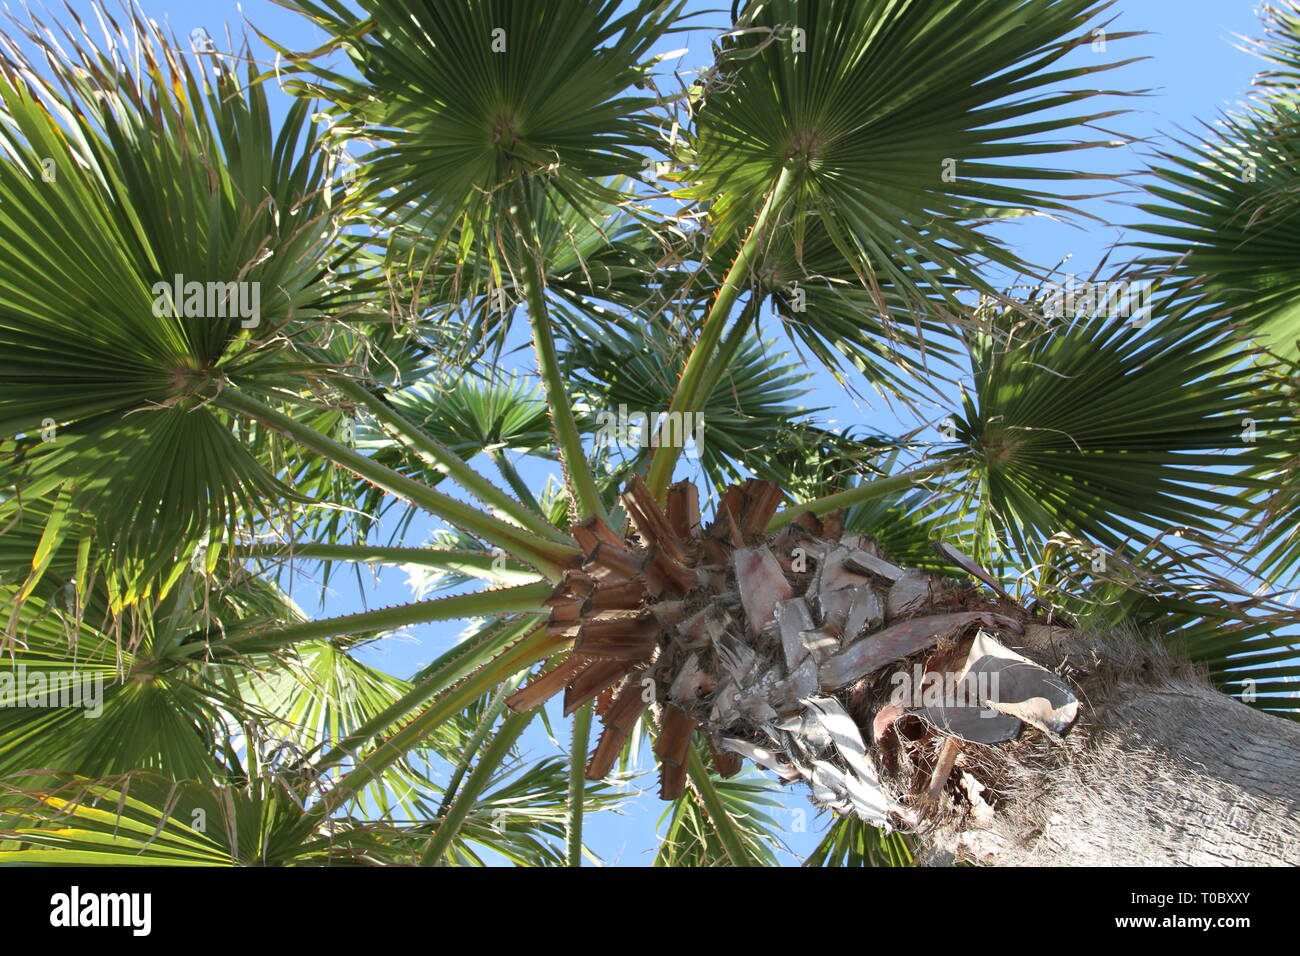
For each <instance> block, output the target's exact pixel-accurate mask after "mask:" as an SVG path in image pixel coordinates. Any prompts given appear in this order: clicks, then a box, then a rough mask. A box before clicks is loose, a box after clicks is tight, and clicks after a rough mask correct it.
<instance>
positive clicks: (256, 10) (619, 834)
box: [72, 0, 1258, 866]
mask: <svg viewBox="0 0 1300 956" xmlns="http://www.w3.org/2000/svg"><path fill="white" fill-rule="evenodd" d="M863 2H869V0H863ZM722 5H723V4H692V9H704V8H705V7H707V6H722ZM72 6H73V8H74V9H75V10H77V11H78V12H79V13H85V12H88V4H87V3H85V2H84V0H72ZM143 7H144V9H145V11H146V12H147V13H148V14H149V15H150V16H153V17H154V18H156V19H159V20H164V19H165V20H166V21H167V22H168V23H169V24H170V26H171V28H172V29H173V30H174V31H175V32H176V33H177V34H178V35H180V36H186V35H189V34H190V33H191V32H192V31H194V30H196V29H206V30H207V31H208V32H209V33H210V34H211V35H213V36H214V37H223V36H224V35H225V33H226V28H227V25H229V26H230V28H231V30H232V32H238V31H239V29H241V25H242V24H243V23H245V22H248V23H251V24H253V25H255V26H256V27H257V28H258V29H259V30H260V31H262V32H264V33H266V34H268V35H269V36H271V37H273V38H275V40H276V41H277V42H279V43H280V44H282V45H284V46H287V47H289V48H294V49H300V50H301V49H309V48H312V47H315V46H316V45H317V44H318V42H319V40H320V39H321V37H320V35H319V34H318V33H317V32H316V31H315V30H314V28H312V27H311V25H310V24H309V23H308V22H307V21H305V20H304V19H302V18H301V17H299V16H298V15H297V14H295V13H293V12H291V11H289V10H286V9H284V8H281V7H279V6H276V5H275V4H274V3H272V2H270V0H245V2H243V3H233V2H229V0H203V2H191V0H145V2H144V3H143ZM1255 7H1256V4H1255V3H1254V2H1252V0H1191V2H1188V0H1119V2H1118V3H1117V4H1116V5H1115V7H1113V8H1112V10H1111V11H1110V13H1111V14H1114V15H1117V19H1116V21H1115V23H1114V24H1113V25H1112V26H1111V27H1110V28H1109V31H1110V32H1112V33H1113V32H1118V31H1129V30H1147V31H1151V32H1150V34H1149V35H1147V36H1142V37H1136V38H1132V39H1127V40H1123V41H1119V42H1113V41H1112V42H1110V43H1108V48H1107V50H1105V51H1104V52H1094V51H1092V50H1091V49H1090V48H1088V47H1083V48H1081V49H1080V50H1078V51H1075V52H1074V53H1073V54H1071V56H1073V57H1074V58H1075V62H1081V61H1082V59H1083V58H1086V57H1088V56H1098V57H1105V58H1107V59H1127V58H1130V57H1144V58H1145V59H1143V60H1141V61H1140V62H1136V63H1132V64H1129V65H1127V66H1126V67H1124V68H1122V69H1119V70H1115V71H1111V72H1109V73H1104V74H1101V75H1100V76H1099V77H1097V78H1095V82H1096V83H1098V84H1104V85H1106V86H1107V87H1110V88H1117V89H1125V90H1148V91H1149V93H1148V95H1145V96H1142V97H1136V98H1135V97H1113V98H1111V97H1107V98H1106V100H1107V102H1099V103H1098V104H1097V105H1096V106H1095V108H1096V109H1111V108H1119V109H1124V108H1127V109H1130V110H1133V111H1134V112H1132V113H1130V114H1128V115H1126V116H1122V117H1116V118H1113V119H1111V120H1109V121H1108V122H1107V124H1106V125H1107V128H1108V129H1109V130H1112V131H1115V132H1119V133H1123V134H1127V135H1128V136H1132V137H1136V138H1137V139H1138V140H1139V142H1138V143H1136V144H1135V145H1131V146H1127V145H1126V146H1121V147H1117V148H1113V149H1108V150H1093V151H1087V152H1076V153H1072V154H1066V155H1065V156H1064V157H1062V158H1061V159H1059V160H1058V162H1059V163H1062V164H1077V165H1078V167H1079V168H1081V169H1083V170H1084V171H1087V172H1096V173H1123V172H1132V171H1136V170H1138V169H1140V168H1141V166H1142V165H1143V164H1144V161H1145V160H1144V156H1145V155H1148V154H1149V153H1150V152H1151V151H1152V150H1153V149H1157V148H1171V147H1172V143H1171V142H1170V140H1169V139H1168V137H1169V136H1170V135H1171V134H1172V135H1178V134H1179V132H1180V129H1181V130H1184V131H1190V130H1195V129H1197V125H1198V121H1201V120H1204V121H1212V120H1213V119H1214V117H1215V116H1216V115H1217V113H1218V111H1220V110H1221V109H1225V108H1231V107H1232V106H1234V105H1236V104H1237V103H1239V102H1240V101H1241V100H1242V98H1243V97H1244V95H1245V93H1246V92H1247V91H1248V89H1249V88H1250V83H1251V78H1252V76H1253V75H1254V73H1255V72H1256V71H1257V69H1258V61H1257V60H1256V59H1255V58H1254V57H1252V56H1251V55H1250V54H1248V53H1246V52H1242V51H1240V50H1238V49H1236V48H1235V46H1234V43H1235V42H1236V36H1237V35H1238V34H1244V35H1247V36H1249V35H1253V34H1254V33H1256V32H1257V24H1258V20H1257V18H1256V14H1255ZM708 19H709V20H711V21H713V22H717V21H718V20H719V19H721V18H720V17H718V16H713V17H709V18H708ZM708 37H709V34H708V33H707V32H705V31H695V32H692V33H689V34H685V35H680V34H679V35H675V36H671V37H669V38H668V40H667V41H666V42H665V43H664V44H663V45H662V51H667V50H671V49H677V48H680V47H687V48H688V50H689V52H688V53H687V54H686V55H685V56H683V58H682V60H681V66H682V68H684V69H694V68H697V67H700V66H703V65H705V64H706V63H707V62H708V56H709V48H708ZM254 49H255V51H256V52H259V53H266V52H267V51H266V50H265V48H263V47H261V46H260V44H258V43H256V41H255V42H254ZM1098 138H1107V137H1106V136H1105V135H1101V136H1099V137H1098ZM1069 185H1073V184H1069ZM1123 189H1124V187H1123V186H1117V185H1114V184H1109V183H1100V184H1096V185H1095V186H1094V187H1093V190H1094V191H1110V192H1113V191H1115V190H1123ZM1133 195H1134V194H1133V192H1132V191H1131V190H1129V191H1127V192H1120V193H1119V194H1118V195H1112V196H1109V197H1106V198H1099V199H1094V200H1091V201H1089V202H1087V203H1085V204H1084V205H1083V208H1084V209H1085V210H1086V211H1087V212H1088V213H1090V214H1091V215H1092V216H1095V217H1096V219H1095V220H1092V221H1087V220H1080V221H1077V222H1075V223H1073V224H1071V223H1062V222H1057V221H1052V220H1048V219H1045V218H1038V219H1031V220H1017V221H1015V222H1014V223H1010V224H1007V225H1006V227H1005V228H1004V230H1003V232H1002V234H1003V235H1004V236H1005V237H1006V238H1007V239H1008V240H1009V241H1010V242H1011V243H1012V244H1013V245H1014V246H1015V247H1016V248H1017V250H1018V251H1019V252H1020V254H1021V255H1022V257H1023V258H1025V259H1027V260H1029V261H1031V262H1035V263H1038V264H1041V265H1050V264H1053V263H1055V262H1058V261H1060V260H1062V259H1064V258H1065V257H1067V256H1070V257H1072V258H1071V259H1070V260H1069V262H1070V263H1071V266H1070V267H1069V268H1067V271H1073V272H1076V273H1087V272H1089V271H1090V270H1091V267H1092V266H1093V264H1094V263H1095V262H1096V261H1097V260H1098V259H1099V257H1100V256H1102V255H1103V254H1104V253H1105V251H1106V250H1107V249H1108V248H1109V247H1110V246H1111V245H1112V244H1115V243H1119V242H1123V241H1124V240H1125V239H1126V238H1128V236H1127V234H1126V230H1125V229H1124V224H1126V223H1134V222H1140V221H1141V220H1142V216H1141V214H1140V213H1138V212H1137V211H1136V210H1134V209H1132V208H1130V207H1128V206H1126V205H1125V203H1126V202H1129V201H1131V200H1132V198H1133ZM1116 258H1117V259H1123V258H1125V257H1124V256H1123V255H1119V256H1117V257H1116ZM521 367H523V366H521ZM810 384H811V387H812V388H813V389H814V390H815V394H814V395H812V396H810V397H809V398H808V399H807V400H806V404H807V405H809V406H829V407H830V411H828V412H826V413H824V414H825V417H826V418H827V419H829V420H830V421H832V422H833V423H835V424H836V425H837V426H840V427H844V426H850V425H858V426H863V425H865V426H867V427H869V428H873V429H878V430H881V431H885V432H890V433H892V432H895V431H898V430H899V425H900V422H899V420H898V419H897V418H896V417H895V416H894V415H893V414H891V413H890V411H889V410H888V409H887V408H886V407H885V406H884V405H883V404H880V405H878V406H874V407H873V406H872V405H870V404H868V403H866V402H862V401H855V400H852V399H850V398H848V397H847V396H845V395H844V393H843V392H842V391H841V390H840V389H839V388H838V387H837V386H836V385H835V384H834V382H833V381H832V380H831V379H830V378H829V376H827V375H825V374H824V373H818V374H817V375H815V376H814V378H813V379H812V380H811V382H810ZM941 417H942V409H939V408H936V409H934V417H933V418H932V419H931V420H933V421H937V420H938V419H940V418H941ZM902 424H903V426H904V427H905V428H911V427H914V426H915V424H916V423H915V421H913V420H911V419H907V420H905V422H903V423H902ZM547 470H548V469H547V468H545V467H540V466H532V467H529V468H527V469H526V470H525V475H526V476H527V477H528V478H529V479H530V480H534V479H536V478H539V477H541V476H543V475H544V474H546V472H547ZM416 528H417V530H416V531H414V532H413V534H412V536H411V537H410V538H409V539H408V543H410V544H418V543H420V541H421V540H422V539H421V537H420V535H422V534H423V533H426V532H427V530H429V526H427V525H426V526H419V525H417V526H416ZM366 576H367V577H370V572H366ZM348 582H349V577H348V576H346V575H344V574H339V575H338V576H337V577H336V579H335V581H334V582H332V588H333V590H332V591H331V593H329V594H327V595H326V598H325V602H324V606H323V607H322V606H321V605H320V603H319V601H318V600H317V597H318V592H317V591H316V590H315V589H313V588H312V587H310V586H305V584H303V583H301V582H300V585H299V586H298V587H296V588H295V591H294V593H295V596H296V597H297V598H298V599H299V601H300V603H301V604H302V605H303V607H304V608H305V609H306V610H308V611H309V612H310V613H313V614H331V615H332V614H344V613H350V612H353V611H356V610H359V609H361V608H362V607H363V601H362V598H363V595H362V593H361V591H360V590H359V589H358V588H357V587H356V586H355V584H351V585H349V583H348ZM410 599H411V595H410V592H409V590H408V588H407V587H406V585H405V573H404V572H402V571H401V570H399V569H387V570H386V571H384V572H383V573H381V574H380V575H379V576H378V577H377V579H376V580H375V582H374V584H373V586H371V585H369V584H368V585H367V586H366V588H365V589H364V606H370V607H377V606H384V605H388V604H393V603H399V602H404V601H408V600H410ZM457 633H458V628H457V627H454V626H446V625H427V626H421V627H414V628H411V629H409V631H408V632H406V633H405V634H403V635H400V636H396V637H392V638H388V639H386V640H384V641H382V642H380V643H379V644H377V645H374V646H371V647H369V648H367V649H365V650H364V651H363V652H362V657H363V658H364V659H365V660H366V661H367V662H369V663H372V664H374V665H376V666H378V667H381V668H383V669H385V670H388V671H390V672H392V673H394V674H397V675H400V676H409V675H410V674H411V673H412V672H414V671H415V670H416V669H417V668H418V667H420V666H422V665H423V664H425V663H427V662H429V661H431V660H432V659H433V658H435V657H437V656H438V655H439V654H440V653H442V652H443V651H444V650H445V649H446V648H447V647H448V646H450V644H451V642H453V641H454V640H455V638H456V634H457ZM533 726H534V729H533V730H530V732H529V734H528V735H527V736H526V737H525V744H526V746H527V748H528V750H529V752H530V753H531V754H532V755H534V756H543V755H546V754H549V753H554V752H556V748H557V744H556V743H555V742H554V741H552V740H550V739H549V738H548V737H547V736H546V735H545V733H544V732H543V731H542V730H541V728H540V724H536V723H535V724H534V725H533ZM552 726H553V727H554V728H555V729H556V731H557V734H558V735H559V737H560V741H561V743H563V742H564V741H566V740H567V730H568V728H567V721H563V720H560V719H558V715H557V716H556V719H555V720H553V722H552ZM637 786H638V788H640V787H643V788H644V789H645V791H646V792H645V793H643V794H640V795H636V794H635V793H634V794H631V795H630V799H629V802H628V804H627V806H626V808H625V811H624V813H623V814H622V815H620V816H615V815H612V814H598V815H595V816H593V817H592V818H590V819H589V821H588V829H587V837H588V843H589V845H590V846H591V847H592V849H593V850H594V851H595V852H596V853H597V854H598V855H599V856H600V857H601V858H602V859H603V860H604V861H606V862H607V863H612V864H617V865H634V866H635V865H646V864H648V863H649V862H650V860H651V858H652V856H653V848H654V846H655V834H654V830H655V824H656V822H657V820H658V818H659V815H660V813H661V812H662V809H663V805H662V804H660V803H659V801H658V800H657V799H656V798H655V796H654V791H655V789H656V787H657V784H656V782H655V779H654V774H653V773H651V774H647V775H646V776H645V777H643V778H642V779H641V780H640V781H639V783H638V785H637ZM786 802H787V805H788V810H787V811H784V812H782V811H777V812H776V813H775V816H776V818H777V820H778V821H779V822H781V823H782V824H783V825H784V826H785V827H786V832H785V834H784V838H785V840H786V841H787V843H788V844H789V846H790V848H791V850H792V851H793V855H789V856H785V857H784V861H785V862H794V861H795V859H796V858H802V856H805V855H806V854H807V852H808V851H809V850H810V849H811V848H812V846H813V845H815V842H816V839H817V834H816V831H817V830H818V829H819V825H818V821H816V820H815V819H814V814H813V813H812V812H811V810H810V809H809V805H808V803H807V801H806V800H804V799H803V797H802V795H801V794H800V793H799V792H792V793H790V794H789V795H788V796H787V800H786ZM801 821H807V823H808V826H807V827H806V829H804V830H803V831H802V832H801V831H800V828H799V823H800V822H801Z"/></svg>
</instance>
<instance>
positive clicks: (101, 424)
mask: <svg viewBox="0 0 1300 956" xmlns="http://www.w3.org/2000/svg"><path fill="white" fill-rule="evenodd" d="M107 23H108V27H107V29H108V30H109V38H108V41H107V43H106V44H105V45H104V47H103V48H102V49H101V48H99V47H96V45H95V43H94V41H92V40H90V39H89V38H88V37H87V36H81V35H77V34H76V33H70V34H69V35H68V36H67V37H62V38H60V37H58V36H57V34H55V33H54V32H52V31H46V30H44V28H40V27H39V24H38V25H37V27H33V28H32V29H31V30H30V31H29V33H28V35H27V36H26V37H24V40H25V41H26V44H29V45H30V46H32V47H34V48H35V49H36V50H38V51H39V50H45V51H47V52H48V54H49V56H48V57H47V58H45V63H48V71H47V70H46V68H45V65H44V64H42V66H41V67H39V68H38V67H37V66H36V65H35V64H34V63H33V62H32V61H31V60H29V59H28V58H27V54H25V53H24V51H23V49H21V48H19V46H18V45H17V43H16V42H11V41H5V42H4V44H3V48H2V51H0V99H3V102H4V104H5V106H4V109H3V111H0V149H3V151H4V152H5V153H6V154H7V160H8V161H6V162H4V163H0V273H3V275H4V276H5V281H4V282H3V284H2V287H0V370H2V374H0V431H3V433H4V434H5V435H18V437H17V438H16V439H11V440H9V441H7V442H6V444H5V448H4V451H5V452H6V453H7V455H6V457H7V461H6V462H5V465H4V478H5V484H14V485H17V486H18V487H20V488H21V489H22V490H23V497H25V498H26V500H27V501H29V502H30V501H31V500H33V499H36V498H40V497H43V496H51V497H52V498H53V497H57V494H56V493H58V492H59V491H60V489H62V495H63V499H62V504H61V505H60V509H61V510H62V511H63V512H67V513H72V514H77V513H79V512H82V513H85V514H87V515H88V516H89V518H90V519H91V524H92V525H93V532H94V535H95V537H96V539H97V541H98V547H97V548H96V549H95V558H94V563H95V564H103V565H104V567H105V568H106V569H107V568H108V565H109V564H110V563H111V564H112V566H113V572H112V573H114V574H116V575H118V576H120V577H121V578H122V580H121V581H120V582H115V583H118V584H119V585H120V586H119V588H118V592H119V595H120V596H119V601H120V602H123V603H129V602H131V601H133V600H136V599H138V598H140V597H143V596H145V595H148V594H149V593H160V592H161V591H163V590H165V589H166V587H167V586H168V585H169V584H170V583H171V582H172V581H174V580H175V577H176V574H175V573H174V572H175V569H176V568H182V567H184V565H185V558H186V557H188V555H189V554H190V553H192V552H193V551H195V550H196V549H198V548H199V547H200V546H201V545H202V544H203V542H204V541H205V539H207V543H208V544H209V545H211V548H210V550H209V551H208V553H206V554H205V555H204V557H205V559H207V560H209V561H212V562H214V561H215V560H216V556H217V555H218V554H219V552H220V547H221V545H222V543H223V538H224V536H225V535H226V533H227V532H228V529H229V527H230V526H231V524H232V523H233V521H234V520H235V519H236V518H238V517H255V516H263V517H265V516H267V510H268V504H267V502H271V501H282V500H291V499H293V498H294V497H295V495H294V494H293V493H292V492H290V491H289V490H288V488H287V487H285V486H284V485H283V484H281V483H280V482H278V481H277V480H276V477H275V475H274V474H273V473H272V472H271V471H270V470H269V469H268V468H267V467H266V466H265V465H264V464H263V463H261V462H260V461H259V460H258V458H257V457H256V456H255V455H254V454H253V453H251V452H250V450H249V447H248V445H246V444H245V443H244V442H241V441H240V440H239V439H238V438H237V437H236V435H235V434H234V433H233V432H232V429H231V427H230V419H229V418H228V416H226V415H224V414H223V413H220V412H218V411H216V410H215V409H213V408H211V407H210V406H207V405H204V404H203V401H202V397H203V395H204V394H207V393H210V392H211V391H212V390H213V389H214V388H215V387H216V385H217V383H218V382H219V381H220V380H222V379H223V378H225V377H229V376H233V375H243V376H246V377H256V376H258V375H261V374H262V373H263V372H265V371H267V367H268V365H271V366H273V365H274V364H275V363H274V355H275V352H276V351H277V349H279V348H281V347H282V345H283V340H281V339H280V338H279V336H280V335H281V334H283V333H289V332H297V333H301V331H302V329H303V328H304V327H305V326H306V325H307V324H308V323H311V322H312V321H315V320H318V319H319V318H320V317H321V316H322V315H323V314H324V313H326V312H328V311H333V310H336V309H338V308H340V307H341V303H342V302H343V301H344V300H345V299H346V296H347V295H348V294H350V293H347V292H345V291H344V284H341V283H340V284H336V283H335V282H333V281H332V277H331V271H332V270H334V269H340V270H341V269H345V268H346V267H345V265H344V263H343V262H342V261H340V260H338V253H337V252H335V251H333V247H332V246H331V243H332V239H333V235H332V232H333V229H334V228H335V226H334V224H333V221H332V217H331V213H330V188H331V187H330V184H329V180H328V178H327V172H328V162H327V160H326V157H325V154H323V153H322V152H321V151H320V150H319V149H318V148H317V144H316V133H315V129H314V127H313V125H312V123H311V121H310V106H309V104H307V103H306V102H302V103H298V104H295V105H294V106H293V107H292V108H291V109H290V111H289V113H288V116H287V118H286V119H285V121H284V123H283V125H282V126H281V127H280V128H279V129H278V130H276V129H274V128H273V126H272V122H271V119H270V114H269V110H268V106H267V100H266V95H265V90H264V89H263V88H262V87H261V86H260V84H258V83H256V82H253V81H254V80H255V76H256V74H255V71H253V69H252V67H251V64H250V67H249V70H248V71H247V74H246V75H245V76H242V77H241V76H240V75H239V73H238V72H237V71H236V69H235V66H234V64H235V62H236V61H235V58H234V57H231V56H228V55H223V54H218V53H216V52H212V51H209V52H199V53H198V54H196V60H197V62H196V63H193V64H192V63H191V62H190V61H189V60H188V59H187V58H186V56H185V55H184V54H183V53H181V52H180V51H179V50H178V49H177V48H176V47H175V46H173V45H172V43H171V42H170V41H169V40H168V39H167V38H166V37H165V36H164V35H163V34H162V33H161V31H160V30H159V28H158V27H157V26H156V25H155V24H153V23H151V22H148V21H146V20H145V19H144V18H143V17H142V16H141V15H139V14H136V13H133V14H132V15H131V19H129V20H128V21H127V22H126V23H124V24H121V25H119V24H116V23H114V22H112V21H111V20H110V21H107ZM56 46H57V47H58V49H57V50H56ZM114 50H132V51H134V52H133V55H132V56H131V57H124V56H122V55H120V54H119V53H115V52H113V51H114ZM60 51H70V52H60ZM178 277H180V278H179V279H178ZM178 283H179V285H180V289H181V291H180V295H177V293H176V287H177V284H178ZM262 441H263V442H264V441H265V439H263V440H262ZM21 505H22V502H21V501H19V500H18V499H17V498H14V499H10V500H9V501H7V502H6V503H5V505H4V508H5V510H6V516H5V518H4V519H3V520H5V521H6V522H7V521H8V520H11V519H12V517H13V514H14V513H16V511H17V510H18V509H19V508H20V507H21ZM64 530H65V531H66V527H65V529H64ZM110 548H111V549H112V550H114V551H115V553H116V559H115V561H113V562H108V561H107V560H106V559H104V560H101V558H103V556H104V555H106V554H107V553H108V551H109V550H110ZM160 554H161V555H166V562H165V563H166V567H160V566H159V564H160V562H159V561H158V560H157V556H158V555H160Z"/></svg>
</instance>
